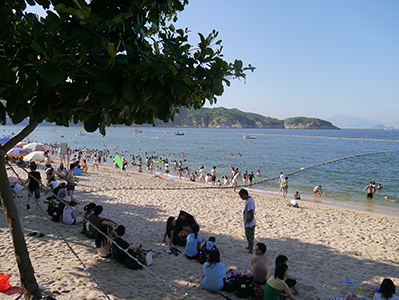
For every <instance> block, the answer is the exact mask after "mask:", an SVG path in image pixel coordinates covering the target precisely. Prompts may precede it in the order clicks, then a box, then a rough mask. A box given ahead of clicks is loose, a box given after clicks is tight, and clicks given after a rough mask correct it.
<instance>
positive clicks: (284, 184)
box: [281, 177, 288, 198]
mask: <svg viewBox="0 0 399 300" xmlns="http://www.w3.org/2000/svg"><path fill="white" fill-rule="evenodd" d="M281 190H282V191H283V198H285V196H287V193H288V177H285V178H284V179H283V180H282V181H281Z"/></svg>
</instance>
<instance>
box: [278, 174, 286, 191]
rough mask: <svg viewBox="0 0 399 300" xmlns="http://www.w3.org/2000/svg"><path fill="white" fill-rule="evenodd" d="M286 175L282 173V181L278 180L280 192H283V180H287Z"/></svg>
mask: <svg viewBox="0 0 399 300" xmlns="http://www.w3.org/2000/svg"><path fill="white" fill-rule="evenodd" d="M285 177H286V176H285V175H284V173H283V172H280V179H279V180H278V183H279V184H280V192H281V190H282V189H283V188H282V184H281V183H282V182H283V180H284V179H285Z"/></svg>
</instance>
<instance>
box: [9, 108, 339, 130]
mask: <svg viewBox="0 0 399 300" xmlns="http://www.w3.org/2000/svg"><path fill="white" fill-rule="evenodd" d="M6 119H7V125H11V124H12V122H11V119H9V117H8V116H7V117H6ZM26 124H28V120H27V119H26V120H24V121H23V122H21V123H20V125H26ZM40 125H51V126H55V124H54V123H48V122H42V123H41V124H40ZM69 125H70V126H74V125H75V124H73V123H72V122H71V123H70V124H69ZM76 125H77V126H82V125H83V124H82V123H81V122H79V123H78V124H76ZM117 126H124V125H117ZM132 126H140V125H136V124H134V125H132ZM141 126H152V125H148V124H146V125H141ZM155 126H157V127H186V128H188V127H192V128H269V129H340V128H338V127H336V126H334V125H333V124H332V123H331V122H328V121H325V120H321V119H317V118H306V117H294V118H288V119H285V120H279V119H276V118H272V117H265V116H262V115H259V114H254V113H248V112H243V111H241V110H238V109H236V108H231V109H228V108H224V107H216V108H206V107H202V108H200V109H185V108H181V109H180V114H176V115H175V118H174V121H173V122H167V123H164V122H162V121H161V120H156V121H155Z"/></svg>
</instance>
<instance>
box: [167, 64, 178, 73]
mask: <svg viewBox="0 0 399 300" xmlns="http://www.w3.org/2000/svg"><path fill="white" fill-rule="evenodd" d="M169 69H170V70H171V71H172V73H173V75H175V76H176V75H177V69H176V67H175V66H174V65H169Z"/></svg>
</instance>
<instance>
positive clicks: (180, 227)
mask: <svg viewBox="0 0 399 300" xmlns="http://www.w3.org/2000/svg"><path fill="white" fill-rule="evenodd" d="M186 219H187V214H185V213H182V214H180V216H179V217H178V218H177V220H176V223H175V225H174V226H175V230H176V233H177V235H178V236H179V237H182V238H184V239H185V238H186V237H187V235H188V232H189V231H190V230H191V228H190V226H188V225H187V224H186Z"/></svg>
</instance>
